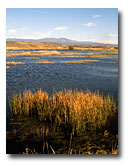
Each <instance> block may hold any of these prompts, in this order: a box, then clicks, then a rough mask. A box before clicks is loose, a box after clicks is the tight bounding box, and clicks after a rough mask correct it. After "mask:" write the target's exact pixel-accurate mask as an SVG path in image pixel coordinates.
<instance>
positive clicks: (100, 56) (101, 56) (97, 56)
mask: <svg viewBox="0 0 128 166" xmlns="http://www.w3.org/2000/svg"><path fill="white" fill-rule="evenodd" d="M86 58H108V56H104V55H96V56H86Z"/></svg>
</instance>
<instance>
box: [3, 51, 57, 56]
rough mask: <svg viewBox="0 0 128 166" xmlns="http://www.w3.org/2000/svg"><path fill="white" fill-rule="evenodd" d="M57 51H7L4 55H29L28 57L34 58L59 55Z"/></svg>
mask: <svg viewBox="0 0 128 166" xmlns="http://www.w3.org/2000/svg"><path fill="white" fill-rule="evenodd" d="M59 54H60V52H59V51H54V50H51V51H48V50H43V51H35V50H34V51H30V50H29V51H25V50H24V51H8V52H7V53H6V56H21V55H23V56H24V55H30V56H33V55H34V56H36V55H59Z"/></svg>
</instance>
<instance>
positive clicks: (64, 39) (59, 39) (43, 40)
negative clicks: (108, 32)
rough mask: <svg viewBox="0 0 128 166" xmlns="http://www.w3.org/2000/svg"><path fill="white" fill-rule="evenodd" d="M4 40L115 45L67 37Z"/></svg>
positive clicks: (12, 39) (9, 39)
mask: <svg viewBox="0 0 128 166" xmlns="http://www.w3.org/2000/svg"><path fill="white" fill-rule="evenodd" d="M6 41H17V42H38V43H58V44H63V45H96V46H98V45H109V46H117V44H105V43H98V42H91V41H77V40H71V39H67V38H43V39H17V38H8V39H7V40H6Z"/></svg>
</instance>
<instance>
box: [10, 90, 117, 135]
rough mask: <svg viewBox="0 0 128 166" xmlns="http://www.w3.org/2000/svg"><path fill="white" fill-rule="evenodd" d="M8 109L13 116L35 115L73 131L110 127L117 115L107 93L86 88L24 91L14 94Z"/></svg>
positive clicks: (115, 108)
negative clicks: (93, 91)
mask: <svg viewBox="0 0 128 166" xmlns="http://www.w3.org/2000/svg"><path fill="white" fill-rule="evenodd" d="M10 111H11V113H12V115H13V116H16V117H17V116H25V117H26V116H27V117H36V118H37V119H39V120H41V121H44V122H48V123H49V124H51V125H56V126H57V127H59V128H61V129H63V130H66V131H69V132H70V133H71V132H72V133H73V134H75V133H76V134H77V133H79V132H86V131H97V130H103V131H104V130H105V129H109V127H112V126H111V122H112V121H113V119H115V118H116V116H117V106H116V103H115V102H114V100H113V99H111V98H110V96H109V95H108V96H107V97H103V96H102V95H100V94H99V93H98V92H95V93H91V92H90V91H89V90H88V91H87V92H83V91H77V90H75V91H72V90H64V91H60V92H55V93H53V95H51V96H49V94H48V93H46V92H43V91H41V90H38V91H37V92H35V93H32V92H31V91H30V90H29V91H25V92H23V94H21V93H20V94H19V95H15V96H13V98H12V99H11V100H10Z"/></svg>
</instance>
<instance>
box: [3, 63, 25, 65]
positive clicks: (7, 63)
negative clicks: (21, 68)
mask: <svg viewBox="0 0 128 166" xmlns="http://www.w3.org/2000/svg"><path fill="white" fill-rule="evenodd" d="M6 64H7V65H24V64H25V63H23V62H7V63H6Z"/></svg>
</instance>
